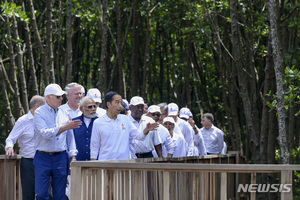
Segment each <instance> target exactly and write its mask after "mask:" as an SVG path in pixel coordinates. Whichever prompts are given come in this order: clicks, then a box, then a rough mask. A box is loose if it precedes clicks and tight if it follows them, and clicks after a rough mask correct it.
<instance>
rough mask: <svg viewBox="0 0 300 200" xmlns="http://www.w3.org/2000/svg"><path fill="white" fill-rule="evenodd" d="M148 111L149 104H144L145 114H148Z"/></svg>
mask: <svg viewBox="0 0 300 200" xmlns="http://www.w3.org/2000/svg"><path fill="white" fill-rule="evenodd" d="M147 112H148V104H146V103H145V104H144V114H146V113H147Z"/></svg>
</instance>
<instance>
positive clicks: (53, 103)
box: [46, 94, 63, 109]
mask: <svg viewBox="0 0 300 200" xmlns="http://www.w3.org/2000/svg"><path fill="white" fill-rule="evenodd" d="M62 99H63V98H62V96H56V95H53V94H51V95H47V96H46V101H47V103H48V105H49V106H50V107H51V108H53V109H56V108H58V107H59V106H61V102H62Z"/></svg>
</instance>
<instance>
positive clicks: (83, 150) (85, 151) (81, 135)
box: [73, 115, 98, 161]
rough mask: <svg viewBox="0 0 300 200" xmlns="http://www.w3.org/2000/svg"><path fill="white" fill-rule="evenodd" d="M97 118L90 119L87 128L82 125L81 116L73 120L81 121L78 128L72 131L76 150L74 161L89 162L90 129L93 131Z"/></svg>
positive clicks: (82, 117)
mask: <svg viewBox="0 0 300 200" xmlns="http://www.w3.org/2000/svg"><path fill="white" fill-rule="evenodd" d="M97 118H98V117H94V118H92V119H91V122H90V124H89V125H88V127H86V124H85V123H84V120H83V119H84V116H83V115H81V116H79V117H75V118H74V119H73V120H76V119H80V120H81V121H82V124H81V126H80V127H79V128H76V129H73V133H74V138H75V143H76V148H77V150H78V154H77V156H76V160H80V161H84V160H90V157H91V155H90V154H91V149H90V145H91V136H92V129H93V124H94V120H95V119H97Z"/></svg>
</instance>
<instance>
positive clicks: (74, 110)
mask: <svg viewBox="0 0 300 200" xmlns="http://www.w3.org/2000/svg"><path fill="white" fill-rule="evenodd" d="M65 90H66V94H67V99H68V102H67V103H65V104H63V105H62V106H60V108H61V109H64V110H66V111H68V113H69V114H70V116H71V118H74V117H78V116H80V115H81V114H82V113H81V111H80V109H79V102H80V100H81V99H82V97H83V95H82V85H80V84H78V83H69V84H68V85H66V87H65Z"/></svg>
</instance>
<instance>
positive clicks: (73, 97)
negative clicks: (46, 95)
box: [67, 87, 83, 105]
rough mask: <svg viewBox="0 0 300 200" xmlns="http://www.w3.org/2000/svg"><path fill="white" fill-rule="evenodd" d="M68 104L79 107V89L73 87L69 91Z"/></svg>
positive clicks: (80, 95)
mask: <svg viewBox="0 0 300 200" xmlns="http://www.w3.org/2000/svg"><path fill="white" fill-rule="evenodd" d="M67 97H68V101H69V104H71V105H79V102H80V100H81V99H82V97H83V96H82V92H81V87H74V88H72V90H71V93H70V94H67Z"/></svg>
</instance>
